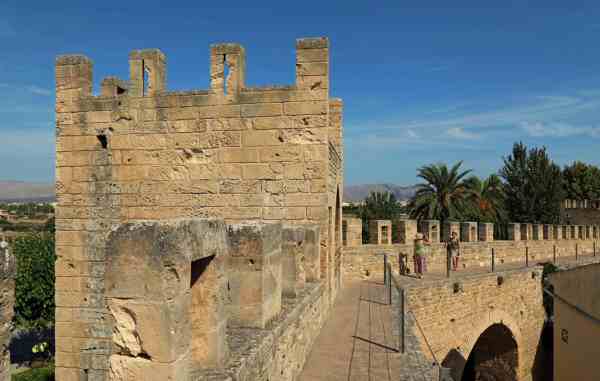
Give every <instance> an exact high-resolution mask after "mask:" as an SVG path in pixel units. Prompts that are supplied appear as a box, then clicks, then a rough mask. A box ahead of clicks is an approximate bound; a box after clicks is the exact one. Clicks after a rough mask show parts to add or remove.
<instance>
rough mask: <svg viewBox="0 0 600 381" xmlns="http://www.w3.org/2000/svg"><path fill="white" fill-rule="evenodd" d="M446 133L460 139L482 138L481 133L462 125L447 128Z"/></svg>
mask: <svg viewBox="0 0 600 381" xmlns="http://www.w3.org/2000/svg"><path fill="white" fill-rule="evenodd" d="M446 134H447V135H448V136H450V137H452V138H454V139H460V140H477V139H479V138H480V135H477V134H474V133H472V132H469V131H466V130H465V129H464V128H462V127H452V128H449V129H448V130H446Z"/></svg>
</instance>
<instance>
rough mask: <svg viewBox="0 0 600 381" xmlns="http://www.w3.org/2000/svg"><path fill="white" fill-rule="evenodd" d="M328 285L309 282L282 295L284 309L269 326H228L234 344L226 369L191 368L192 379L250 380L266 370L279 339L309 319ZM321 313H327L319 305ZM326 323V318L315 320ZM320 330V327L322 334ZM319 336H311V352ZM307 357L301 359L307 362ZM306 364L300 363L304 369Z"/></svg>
mask: <svg viewBox="0 0 600 381" xmlns="http://www.w3.org/2000/svg"><path fill="white" fill-rule="evenodd" d="M323 294H324V288H323V285H322V284H321V283H307V284H306V287H305V288H304V289H303V290H302V292H301V293H300V294H299V295H298V297H296V298H282V306H281V313H280V314H279V316H278V317H277V318H275V319H274V320H272V321H271V322H270V323H269V324H268V325H267V327H266V328H265V329H255V328H232V329H228V330H227V341H228V342H229V347H230V348H231V353H230V358H229V363H228V365H227V367H226V368H225V369H222V370H221V369H203V370H195V371H192V372H191V378H190V379H191V381H233V380H236V381H242V380H243V381H250V380H254V378H252V377H253V376H252V375H253V374H263V372H264V369H258V367H259V366H262V367H263V368H268V367H269V366H271V365H272V363H273V362H275V361H277V360H278V359H277V358H276V357H277V353H276V351H275V350H274V347H276V346H277V345H279V344H281V343H279V339H280V338H281V337H282V336H284V335H285V334H286V333H289V330H291V329H293V328H294V326H296V328H297V327H298V322H300V321H303V320H304V319H305V316H304V315H306V314H309V313H310V312H311V308H313V305H314V304H315V303H320V299H322V298H323ZM318 312H319V313H323V310H322V309H319V311H318ZM314 323H316V324H319V325H320V324H322V323H323V319H321V320H320V321H315V322H314ZM318 332H319V330H317V331H316V333H317V334H318ZM315 338H316V335H315V337H311V338H309V345H308V347H307V348H305V353H306V354H308V352H309V351H310V347H311V346H312V343H313V341H314V339H315ZM305 360H306V358H303V359H300V362H301V364H302V365H303V364H304V361H305ZM301 369H302V367H300V370H301Z"/></svg>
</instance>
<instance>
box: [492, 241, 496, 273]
mask: <svg viewBox="0 0 600 381" xmlns="http://www.w3.org/2000/svg"><path fill="white" fill-rule="evenodd" d="M495 270H496V252H495V251H494V248H493V247H492V272H494V271H495Z"/></svg>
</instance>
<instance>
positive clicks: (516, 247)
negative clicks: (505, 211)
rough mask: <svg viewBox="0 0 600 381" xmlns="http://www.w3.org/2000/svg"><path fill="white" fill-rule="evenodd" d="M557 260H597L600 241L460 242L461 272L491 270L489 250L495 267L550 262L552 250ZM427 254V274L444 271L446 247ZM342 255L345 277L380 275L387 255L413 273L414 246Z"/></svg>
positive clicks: (432, 248) (346, 251)
mask: <svg viewBox="0 0 600 381" xmlns="http://www.w3.org/2000/svg"><path fill="white" fill-rule="evenodd" d="M555 247H556V258H557V261H558V262H559V263H560V259H561V257H563V258H566V257H568V258H573V257H575V256H576V255H578V256H592V255H593V253H594V247H596V255H597V256H598V257H600V240H549V241H491V242H462V243H461V246H460V262H459V263H460V269H473V268H475V269H481V268H490V267H491V255H492V249H493V250H494V255H495V261H496V265H502V264H510V263H519V262H522V263H524V262H525V260H526V256H528V257H529V258H528V260H529V262H530V263H531V264H533V263H537V262H539V261H552V260H553V258H554V248H555ZM428 248H429V250H428V252H427V254H426V261H427V268H428V271H435V272H445V271H446V245H445V244H443V243H440V244H432V245H430V246H429V247H428ZM343 251H344V264H343V270H344V276H350V277H353V276H358V277H372V276H381V275H382V274H383V256H382V253H387V254H388V259H389V260H390V262H391V263H392V265H393V266H394V269H397V268H398V267H397V266H398V255H399V254H405V255H406V256H407V259H408V267H409V268H410V270H411V272H412V271H413V270H414V269H413V260H412V258H413V252H414V246H413V245H404V244H395V245H362V246H356V247H345V248H344V249H343Z"/></svg>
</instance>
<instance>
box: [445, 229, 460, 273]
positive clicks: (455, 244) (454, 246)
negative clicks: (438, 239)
mask: <svg viewBox="0 0 600 381" xmlns="http://www.w3.org/2000/svg"><path fill="white" fill-rule="evenodd" d="M446 255H448V264H450V263H451V264H452V270H453V271H457V270H458V257H459V255H460V242H459V241H458V235H457V234H456V232H452V233H451V234H450V239H449V240H448V242H446Z"/></svg>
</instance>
